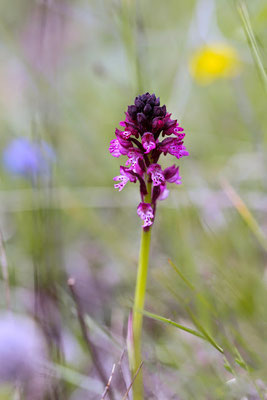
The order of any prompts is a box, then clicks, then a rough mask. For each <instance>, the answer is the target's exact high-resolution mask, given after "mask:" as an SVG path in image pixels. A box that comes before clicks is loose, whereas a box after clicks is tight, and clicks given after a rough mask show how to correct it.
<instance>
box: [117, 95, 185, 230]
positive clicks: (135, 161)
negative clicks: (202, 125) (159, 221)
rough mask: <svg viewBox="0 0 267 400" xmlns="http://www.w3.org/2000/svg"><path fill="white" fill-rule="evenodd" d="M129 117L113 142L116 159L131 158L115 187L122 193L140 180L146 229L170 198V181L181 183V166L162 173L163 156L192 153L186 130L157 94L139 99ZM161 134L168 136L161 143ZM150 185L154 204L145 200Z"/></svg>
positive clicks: (139, 97)
mask: <svg viewBox="0 0 267 400" xmlns="http://www.w3.org/2000/svg"><path fill="white" fill-rule="evenodd" d="M125 114H126V118H125V120H124V121H121V122H120V125H121V126H122V127H123V128H124V130H119V129H117V128H116V130H115V135H116V139H113V140H111V142H110V147H109V151H110V153H111V154H112V155H113V157H120V156H121V155H123V156H127V157H128V159H127V161H126V163H125V167H123V166H121V167H120V173H121V174H120V175H119V176H116V177H115V178H114V180H115V181H117V182H118V183H116V184H115V185H114V187H115V188H116V189H119V191H121V190H122V189H123V188H124V186H125V185H126V183H127V182H128V181H130V182H137V180H138V181H139V184H140V195H141V203H140V204H139V206H138V207H137V214H138V215H139V216H140V218H141V219H142V220H143V221H144V224H143V228H146V229H147V227H149V226H150V225H152V224H153V222H154V218H155V209H156V202H157V200H164V199H165V198H166V197H167V196H168V193H169V191H168V189H167V182H169V183H175V184H177V185H179V184H180V183H181V177H180V175H179V167H176V166H175V165H173V166H171V167H168V168H165V169H164V170H162V168H161V165H160V164H159V163H158V160H159V158H160V156H161V155H162V154H163V155H167V154H170V155H172V156H175V157H176V158H177V159H180V158H182V157H184V156H188V155H189V153H188V151H187V150H186V147H185V146H184V144H183V139H184V137H185V133H184V130H183V128H182V127H180V126H179V124H178V123H177V120H173V119H171V114H169V113H167V110H166V106H165V105H164V106H162V107H161V106H160V99H159V97H158V98H156V96H155V94H152V95H150V94H149V93H145V94H143V95H140V96H138V97H136V98H135V102H134V104H133V105H131V106H129V107H128V110H127V112H126V113H125ZM160 135H161V136H162V137H164V136H167V137H166V138H165V139H163V140H162V141H160ZM171 135H174V136H171ZM138 139H139V140H138ZM147 183H151V186H152V193H151V203H147V202H146V201H145V196H146V194H147V193H148V190H147Z"/></svg>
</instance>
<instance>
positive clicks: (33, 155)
mask: <svg viewBox="0 0 267 400" xmlns="http://www.w3.org/2000/svg"><path fill="white" fill-rule="evenodd" d="M53 162H55V152H54V150H53V148H52V147H51V146H50V145H48V144H47V143H46V142H45V141H40V142H35V143H34V142H31V141H30V140H28V139H25V138H18V139H14V140H12V141H11V142H10V143H9V144H8V146H7V147H6V148H5V150H4V152H3V164H4V168H5V169H6V170H7V171H8V172H9V173H11V174H14V175H20V176H24V177H26V178H32V177H35V176H38V175H47V174H49V172H50V167H51V164H52V163H53Z"/></svg>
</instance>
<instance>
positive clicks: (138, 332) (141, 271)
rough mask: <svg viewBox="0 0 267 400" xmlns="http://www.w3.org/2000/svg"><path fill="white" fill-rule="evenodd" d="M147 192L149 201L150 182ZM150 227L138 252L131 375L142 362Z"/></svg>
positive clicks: (138, 398) (139, 386) (139, 382)
mask: <svg viewBox="0 0 267 400" xmlns="http://www.w3.org/2000/svg"><path fill="white" fill-rule="evenodd" d="M148 186H149V187H148V192H149V193H148V194H147V196H146V197H145V201H146V202H148V203H150V202H151V184H148ZM150 237H151V227H150V228H149V230H147V231H145V230H144V229H142V234H141V246H140V253H139V262H138V271H137V279H136V288H135V298H134V309H133V354H132V357H130V358H132V360H131V370H132V376H134V375H135V374H136V372H137V370H138V368H139V367H140V364H141V362H142V325H143V314H142V312H143V310H144V303H145V294H146V282H147V271H148V264H149V249H150ZM143 391H144V389H143V376H142V371H141V370H140V371H139V373H138V375H137V376H136V379H135V381H134V384H133V400H143V399H144V393H143Z"/></svg>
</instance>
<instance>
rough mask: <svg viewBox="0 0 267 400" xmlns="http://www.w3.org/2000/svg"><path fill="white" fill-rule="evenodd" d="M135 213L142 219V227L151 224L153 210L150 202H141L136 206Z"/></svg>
mask: <svg viewBox="0 0 267 400" xmlns="http://www.w3.org/2000/svg"><path fill="white" fill-rule="evenodd" d="M137 214H138V215H139V217H140V218H141V219H142V220H143V221H144V223H143V228H146V227H148V226H150V225H152V224H153V219H154V212H153V208H152V206H151V204H150V203H144V202H141V203H140V204H139V205H138V207H137Z"/></svg>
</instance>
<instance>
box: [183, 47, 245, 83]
mask: <svg viewBox="0 0 267 400" xmlns="http://www.w3.org/2000/svg"><path fill="white" fill-rule="evenodd" d="M189 68H190V73H191V75H192V76H193V78H194V79H195V80H196V81H197V82H198V83H199V84H202V85H207V84H209V83H211V82H213V81H214V80H216V79H218V78H232V77H234V76H236V75H238V74H239V71H240V59H239V56H238V53H237V51H236V50H235V49H234V48H233V47H231V46H228V45H225V44H221V43H220V44H210V45H205V46H202V47H201V48H199V49H198V50H197V51H196V52H195V53H194V54H193V56H192V57H191V59H190V63H189Z"/></svg>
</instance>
